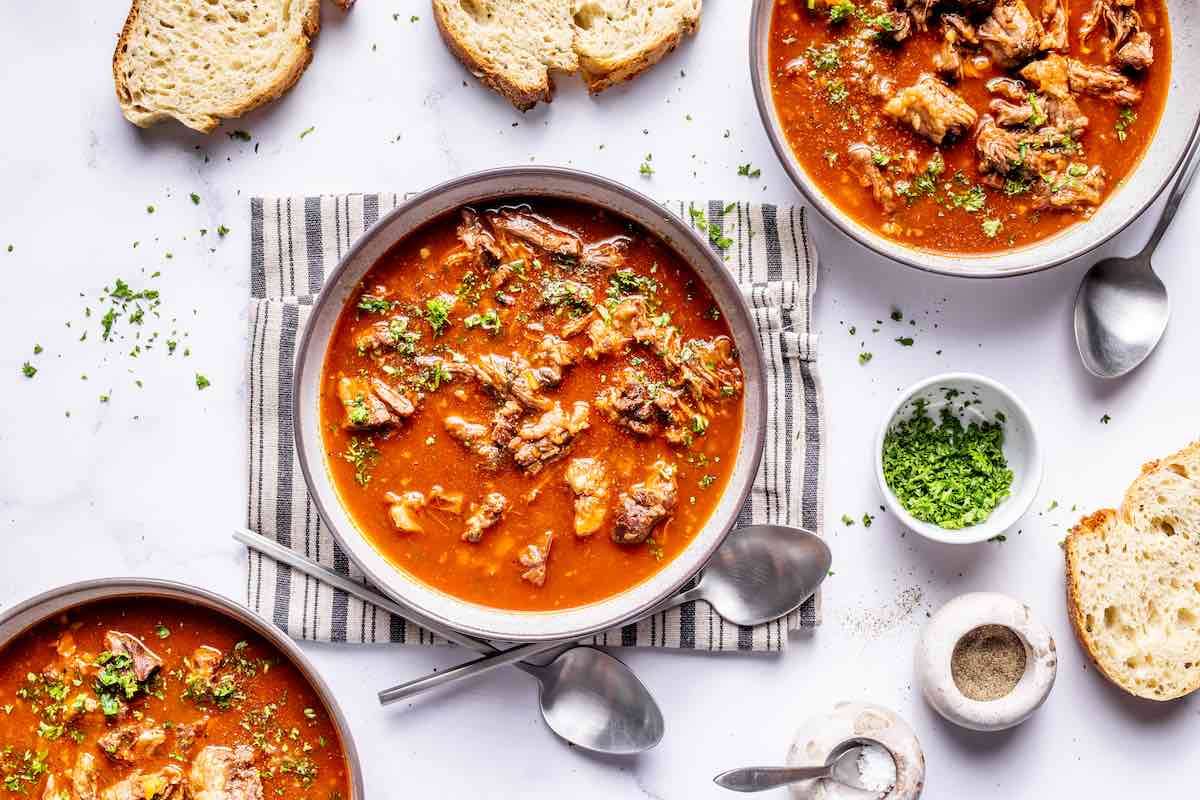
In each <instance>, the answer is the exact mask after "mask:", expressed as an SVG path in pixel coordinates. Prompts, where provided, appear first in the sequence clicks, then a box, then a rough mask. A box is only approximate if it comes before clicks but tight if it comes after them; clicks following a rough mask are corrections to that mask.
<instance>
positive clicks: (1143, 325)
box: [1075, 131, 1200, 378]
mask: <svg viewBox="0 0 1200 800" xmlns="http://www.w3.org/2000/svg"><path fill="white" fill-rule="evenodd" d="M1197 142H1200V138H1198V136H1197V133H1196V132H1195V131H1193V133H1192V140H1191V142H1190V143H1189V144H1188V152H1187V157H1186V158H1185V159H1184V161H1183V165H1182V166H1181V167H1180V169H1179V177H1178V178H1176V179H1175V184H1174V186H1172V187H1171V194H1170V196H1168V198H1167V204H1166V206H1165V207H1164V208H1163V213H1162V217H1161V218H1160V219H1159V220H1158V226H1157V227H1156V228H1155V229H1154V233H1152V234H1151V235H1150V241H1148V242H1146V246H1145V247H1143V248H1142V251H1141V252H1140V253H1138V254H1137V255H1135V256H1133V257H1132V258H1106V259H1104V260H1103V261H1101V262H1099V263H1098V264H1096V265H1095V266H1094V267H1092V268H1091V269H1090V270H1088V273H1087V275H1085V276H1083V282H1082V283H1080V284H1079V292H1078V293H1077V294H1076V295H1075V344H1076V345H1077V346H1078V347H1079V355H1080V357H1081V358H1082V359H1083V365H1084V366H1085V367H1087V370H1088V372H1091V373H1092V374H1093V375H1095V376H1097V377H1100V378H1117V377H1120V376H1121V375H1124V374H1125V373H1127V372H1129V371H1130V370H1132V369H1133V368H1134V367H1136V366H1137V365H1138V364H1141V363H1142V362H1143V361H1145V360H1146V356H1148V355H1150V353H1151V351H1153V350H1154V348H1155V347H1156V346H1157V345H1158V341H1159V339H1161V338H1162V335H1163V331H1164V330H1166V327H1167V320H1168V318H1170V316H1171V305H1170V301H1169V300H1168V299H1167V287H1166V286H1164V285H1163V282H1162V281H1161V280H1159V277H1158V276H1157V275H1155V274H1154V269H1153V267H1151V266H1150V256H1151V254H1152V253H1153V252H1154V248H1155V247H1157V246H1158V243H1159V240H1160V239H1162V237H1163V234H1164V233H1166V230H1167V227H1168V226H1169V225H1170V224H1171V220H1172V219H1174V218H1175V212H1176V211H1178V210H1179V203H1180V201H1182V200H1183V196H1184V194H1185V193H1186V192H1187V189H1188V186H1189V185H1190V184H1191V182H1192V178H1194V177H1195V175H1196V166H1197V164H1198V163H1200V162H1197V161H1196V147H1197Z"/></svg>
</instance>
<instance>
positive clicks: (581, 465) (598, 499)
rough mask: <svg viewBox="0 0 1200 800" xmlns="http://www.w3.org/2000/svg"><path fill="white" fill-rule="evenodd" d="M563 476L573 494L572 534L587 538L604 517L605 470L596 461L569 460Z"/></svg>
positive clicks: (606, 480)
mask: <svg viewBox="0 0 1200 800" xmlns="http://www.w3.org/2000/svg"><path fill="white" fill-rule="evenodd" d="M563 477H564V478H565V479H566V482H567V486H569V487H571V491H572V492H574V493H575V535H576V536H591V535H592V534H593V533H595V532H596V531H598V530H600V527H601V526H602V525H603V524H604V517H605V516H606V515H607V514H608V470H607V469H606V468H605V466H604V462H603V461H601V460H600V459H598V458H573V459H571V461H570V463H569V464H567V469H566V472H565V473H564V475H563Z"/></svg>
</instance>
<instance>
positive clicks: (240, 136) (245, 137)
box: [229, 131, 253, 142]
mask: <svg viewBox="0 0 1200 800" xmlns="http://www.w3.org/2000/svg"><path fill="white" fill-rule="evenodd" d="M229 138H230V139H237V140H238V141H241V142H248V141H250V140H251V139H252V138H253V137H252V136H250V132H249V131H230V132H229Z"/></svg>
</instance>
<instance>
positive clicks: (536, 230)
mask: <svg viewBox="0 0 1200 800" xmlns="http://www.w3.org/2000/svg"><path fill="white" fill-rule="evenodd" d="M488 221H489V222H491V224H492V227H493V228H495V229H496V230H499V231H503V232H504V233H506V234H508V235H509V236H512V237H513V238H515V239H520V240H521V241H523V242H526V243H528V244H531V245H533V246H534V247H536V248H538V249H540V250H544V251H546V252H547V253H550V254H551V255H556V256H563V257H566V258H573V259H578V258H579V257H580V256H582V255H583V242H581V241H580V240H579V237H578V236H576V235H575V234H573V233H571V232H570V231H565V230H562V229H560V228H558V227H557V226H555V225H554V224H553V223H551V222H549V221H548V220H544V219H542V218H541V217H538V216H536V215H534V214H532V213H530V212H528V211H517V210H515V209H511V208H505V209H502V210H500V211H497V212H492V213H491V214H489V215H488Z"/></svg>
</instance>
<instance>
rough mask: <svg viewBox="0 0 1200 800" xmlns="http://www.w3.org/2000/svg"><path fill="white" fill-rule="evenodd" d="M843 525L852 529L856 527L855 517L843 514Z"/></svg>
mask: <svg viewBox="0 0 1200 800" xmlns="http://www.w3.org/2000/svg"><path fill="white" fill-rule="evenodd" d="M842 524H843V525H845V526H846V527H847V528H849V527H851V526H852V525H854V517H852V516H850V515H849V514H842Z"/></svg>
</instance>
